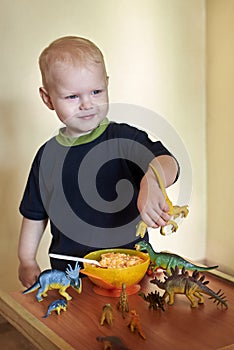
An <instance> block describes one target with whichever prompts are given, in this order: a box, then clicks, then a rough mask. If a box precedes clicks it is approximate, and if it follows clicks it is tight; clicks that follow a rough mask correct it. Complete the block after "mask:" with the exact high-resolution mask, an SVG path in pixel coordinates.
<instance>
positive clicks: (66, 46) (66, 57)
mask: <svg viewBox="0 0 234 350" xmlns="http://www.w3.org/2000/svg"><path fill="white" fill-rule="evenodd" d="M57 62H60V63H61V62H62V63H68V64H73V65H75V64H77V63H78V64H79V65H81V66H85V67H86V66H87V65H88V64H95V63H96V64H97V63H101V64H102V65H103V68H104V71H105V73H106V68H105V62H104V57H103V54H102V52H101V51H100V49H99V48H98V47H97V46H96V45H95V44H94V43H93V42H92V41H90V40H88V39H85V38H81V37H78V36H65V37H62V38H59V39H57V40H55V41H53V42H52V43H51V44H50V45H49V46H48V47H46V48H45V49H44V50H43V51H42V53H41V55H40V57H39V67H40V71H41V76H42V84H43V86H44V87H46V86H47V83H48V81H47V74H48V72H49V71H50V68H51V66H52V65H54V64H55V63H57Z"/></svg>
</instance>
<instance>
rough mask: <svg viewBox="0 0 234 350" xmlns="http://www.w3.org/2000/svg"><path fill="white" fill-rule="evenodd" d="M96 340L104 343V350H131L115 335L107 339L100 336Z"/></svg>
mask: <svg viewBox="0 0 234 350" xmlns="http://www.w3.org/2000/svg"><path fill="white" fill-rule="evenodd" d="M96 339H97V341H99V342H101V343H103V350H130V349H129V348H127V347H126V346H125V345H124V344H123V342H122V340H121V339H120V338H118V337H116V336H114V335H111V336H107V337H101V336H98V337H97V338H96Z"/></svg>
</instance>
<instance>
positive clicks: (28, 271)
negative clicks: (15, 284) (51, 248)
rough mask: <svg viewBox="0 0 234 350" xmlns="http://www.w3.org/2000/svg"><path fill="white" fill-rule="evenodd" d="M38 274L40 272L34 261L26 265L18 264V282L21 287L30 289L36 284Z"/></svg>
mask: <svg viewBox="0 0 234 350" xmlns="http://www.w3.org/2000/svg"><path fill="white" fill-rule="evenodd" d="M40 273H41V270H40V268H39V266H38V264H37V262H36V260H34V261H32V262H30V263H27V264H24V263H20V265H19V270H18V274H19V280H20V282H21V283H22V285H23V286H24V287H26V288H29V287H31V286H32V285H33V284H34V283H35V282H36V280H37V278H38V276H39V275H40Z"/></svg>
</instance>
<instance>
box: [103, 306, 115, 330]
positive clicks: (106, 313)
mask: <svg viewBox="0 0 234 350" xmlns="http://www.w3.org/2000/svg"><path fill="white" fill-rule="evenodd" d="M104 322H106V323H107V324H108V325H109V326H112V323H113V309H112V306H111V304H105V305H104V306H103V308H102V316H101V321H100V324H101V326H103V325H104Z"/></svg>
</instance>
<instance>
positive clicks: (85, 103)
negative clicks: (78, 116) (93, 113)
mask: <svg viewBox="0 0 234 350" xmlns="http://www.w3.org/2000/svg"><path fill="white" fill-rule="evenodd" d="M92 107H93V105H92V101H91V98H90V97H89V96H84V97H82V99H81V103H80V110H84V109H90V108H92Z"/></svg>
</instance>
